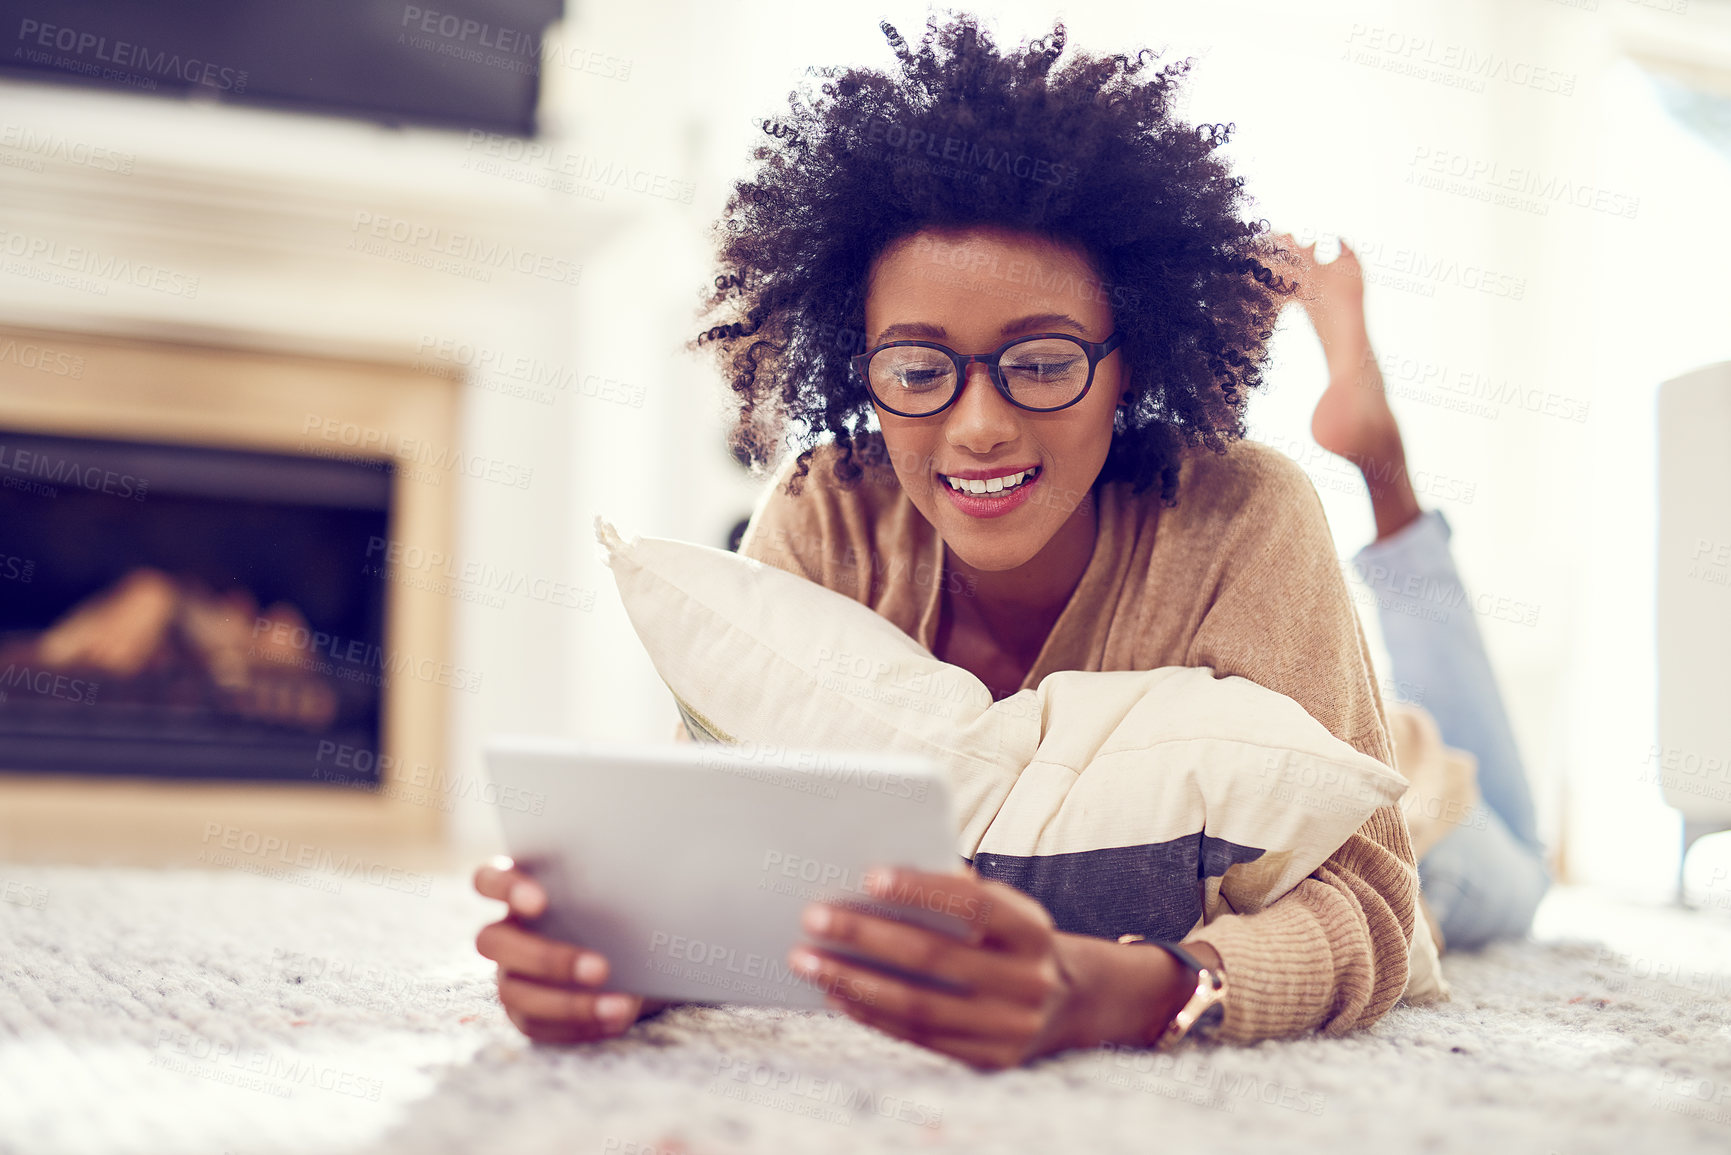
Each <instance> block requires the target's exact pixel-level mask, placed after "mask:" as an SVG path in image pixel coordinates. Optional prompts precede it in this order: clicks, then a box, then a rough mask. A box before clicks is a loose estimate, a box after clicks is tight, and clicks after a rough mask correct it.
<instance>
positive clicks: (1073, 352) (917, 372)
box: [868, 337, 1088, 414]
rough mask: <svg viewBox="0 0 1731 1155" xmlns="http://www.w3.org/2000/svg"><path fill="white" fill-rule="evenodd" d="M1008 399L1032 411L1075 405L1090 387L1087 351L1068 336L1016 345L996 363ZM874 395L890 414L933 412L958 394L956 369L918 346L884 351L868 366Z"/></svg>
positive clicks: (939, 354) (937, 354)
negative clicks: (956, 392)
mask: <svg viewBox="0 0 1731 1155" xmlns="http://www.w3.org/2000/svg"><path fill="white" fill-rule="evenodd" d="M998 370H999V373H1000V374H1001V375H1002V376H1003V379H1004V384H1005V385H1007V386H1008V387H1009V390H1010V396H1011V397H1012V398H1014V399H1015V401H1016V403H1017V404H1019V405H1026V406H1028V407H1029V408H1031V409H1055V408H1057V407H1059V406H1061V405H1066V404H1068V403H1069V402H1071V401H1074V400H1075V399H1076V398H1077V397H1078V396H1079V395H1080V394H1081V392H1082V390H1083V389H1085V388H1086V387H1087V385H1088V351H1087V350H1086V349H1084V348H1083V347H1082V346H1081V345H1080V344H1078V343H1077V342H1075V341H1071V340H1069V339H1067V338H1064V337H1041V338H1037V339H1035V340H1032V341H1018V342H1017V343H1016V344H1014V345H1011V346H1010V347H1009V348H1008V349H1005V350H1004V352H1003V354H1002V355H1001V356H1000V357H999V358H998ZM868 377H869V380H870V382H871V387H872V392H873V393H875V394H877V397H878V400H879V401H880V402H882V403H883V404H885V405H887V406H888V407H889V408H891V409H895V410H899V411H901V412H903V413H914V414H918V413H929V412H932V411H933V410H936V409H941V408H942V407H943V406H944V405H946V404H947V403H948V402H949V400H950V397H951V396H952V395H953V394H954V393H955V391H956V385H957V383H958V381H957V377H956V364H955V362H954V361H951V360H950V359H949V357H948V356H946V355H945V354H944V353H943V352H942V351H941V350H938V349H927V348H924V347H922V346H919V345H898V346H895V347H894V348H890V349H880V350H879V351H878V352H877V354H876V355H874V356H873V357H872V359H871V364H870V365H869V366H868Z"/></svg>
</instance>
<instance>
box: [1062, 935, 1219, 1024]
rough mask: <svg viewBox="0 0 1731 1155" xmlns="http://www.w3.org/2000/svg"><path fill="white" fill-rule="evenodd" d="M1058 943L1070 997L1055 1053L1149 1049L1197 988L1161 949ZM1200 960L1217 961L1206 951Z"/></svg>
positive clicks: (1090, 940) (1088, 940) (1068, 939)
mask: <svg viewBox="0 0 1731 1155" xmlns="http://www.w3.org/2000/svg"><path fill="white" fill-rule="evenodd" d="M1059 940H1060V946H1059V951H1060V954H1061V955H1062V956H1063V957H1064V958H1065V959H1066V969H1068V970H1069V971H1070V974H1071V976H1072V978H1073V984H1074V991H1075V993H1074V995H1073V998H1072V1000H1071V1005H1070V1007H1069V1008H1068V1009H1067V1011H1066V1014H1065V1027H1064V1029H1063V1030H1062V1031H1061V1032H1060V1035H1061V1038H1060V1040H1059V1043H1058V1046H1057V1048H1055V1049H1064V1050H1069V1049H1072V1048H1078V1047H1082V1048H1086V1047H1098V1046H1101V1045H1103V1044H1106V1043H1115V1044H1119V1045H1123V1046H1130V1047H1145V1046H1148V1045H1150V1044H1151V1042H1152V1040H1154V1039H1157V1038H1159V1037H1160V1032H1161V1031H1163V1030H1165V1029H1166V1024H1168V1023H1170V1022H1171V1021H1172V1017H1173V1016H1174V1015H1176V1014H1177V1013H1178V1012H1179V1011H1180V1010H1182V1009H1183V1007H1184V1004H1185V1003H1186V1002H1188V1001H1189V999H1190V995H1191V993H1192V992H1194V991H1195V989H1196V982H1195V979H1194V977H1193V976H1192V975H1191V973H1190V970H1189V969H1188V968H1187V967H1185V966H1183V965H1182V964H1180V963H1179V962H1178V960H1177V959H1175V958H1173V957H1172V956H1171V955H1170V954H1168V953H1167V952H1165V951H1163V950H1159V949H1155V950H1131V949H1126V948H1125V947H1124V946H1123V945H1122V944H1120V943H1116V942H1113V941H1112V940H1111V939H1104V938H1096V937H1094V936H1092V935H1073V934H1060V935H1059ZM1202 961H1204V962H1207V963H1210V964H1214V965H1218V963H1219V956H1218V955H1216V954H1214V953H1213V951H1212V949H1210V950H1209V953H1208V955H1207V956H1206V957H1205V958H1203V959H1202Z"/></svg>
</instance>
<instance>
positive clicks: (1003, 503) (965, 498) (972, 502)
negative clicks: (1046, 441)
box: [938, 466, 1046, 517]
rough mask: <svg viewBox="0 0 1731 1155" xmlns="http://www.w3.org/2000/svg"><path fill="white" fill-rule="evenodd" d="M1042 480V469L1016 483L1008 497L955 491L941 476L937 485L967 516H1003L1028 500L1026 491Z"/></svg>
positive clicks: (1043, 475)
mask: <svg viewBox="0 0 1731 1155" xmlns="http://www.w3.org/2000/svg"><path fill="white" fill-rule="evenodd" d="M1028 468H1032V466H1029V467H1028ZM949 476H951V477H960V476H962V475H961V474H956V473H952V474H950V475H949ZM986 476H988V477H1001V476H1003V472H1002V471H1001V472H999V473H992V474H987V475H986ZM1044 480H1046V471H1045V470H1044V469H1042V470H1040V472H1038V473H1036V474H1035V475H1034V477H1033V479H1032V480H1031V481H1024V482H1022V484H1020V485H1018V486H1017V487H1016V488H1015V490H1014V492H1012V493H1011V494H1010V496H1008V497H975V496H974V495H973V494H963V493H957V492H956V491H955V490H954V489H952V488H951V487H950V486H949V485H947V484H945V482H944V480H943V479H942V478H939V479H938V486H939V488H941V489H942V490H943V491H944V493H945V494H946V495H947V496H948V497H949V499H950V500H951V501H952V502H954V503H955V506H956V508H957V509H959V510H961V511H962V512H963V513H965V514H967V515H968V516H969V517H1003V516H1004V515H1005V514H1006V513H1009V512H1011V511H1012V510H1015V509H1017V508H1018V507H1020V506H1022V505H1025V504H1026V503H1027V500H1028V491H1029V490H1030V489H1032V488H1034V486H1036V485H1038V484H1040V483H1041V482H1042V481H1044Z"/></svg>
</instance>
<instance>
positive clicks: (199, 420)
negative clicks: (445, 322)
mask: <svg viewBox="0 0 1731 1155" xmlns="http://www.w3.org/2000/svg"><path fill="white" fill-rule="evenodd" d="M8 348H11V349H28V350H32V351H33V352H32V353H31V356H29V357H28V358H25V357H13V358H10V359H9V358H7V357H5V356H0V445H3V446H4V449H3V450H0V694H4V695H5V700H4V701H0V768H3V769H0V852H3V853H8V854H11V855H13V856H14V857H21V858H23V859H28V858H30V857H32V856H40V857H43V858H44V859H48V860H52V859H53V858H54V857H55V856H57V855H61V854H64V853H67V850H66V848H68V847H73V846H80V847H84V848H86V850H85V851H84V853H86V854H90V855H97V856H101V855H108V854H115V855H136V856H137V857H138V860H139V861H184V862H194V861H196V854H197V852H198V851H199V850H200V849H202V848H203V842H202V841H201V837H202V832H203V831H205V830H207V829H208V828H209V823H211V822H213V821H215V822H219V823H223V824H226V825H229V826H238V827H244V828H245V829H248V830H253V831H257V832H259V833H260V834H261V836H263V835H267V834H268V835H270V836H273V837H282V838H290V837H293V838H298V839H301V840H308V839H316V840H319V842H320V844H321V845H339V844H344V843H346V842H350V841H364V842H365V843H366V844H369V845H377V844H379V843H381V842H392V843H393V844H397V845H415V846H425V845H430V844H432V843H434V842H435V841H436V840H437V839H439V838H440V837H441V834H442V832H443V831H444V830H445V828H446V810H445V808H444V803H445V801H446V799H445V798H444V797H443V796H441V795H439V794H438V793H437V792H436V791H434V792H429V790H428V789H427V788H426V783H428V782H435V783H437V782H444V781H450V780H452V779H453V777H454V775H455V774H456V773H457V771H456V770H454V769H452V766H451V762H450V755H449V751H448V741H449V734H450V724H451V723H450V720H451V718H452V717H453V715H454V714H456V713H458V712H460V711H461V710H462V709H464V708H468V707H469V704H470V703H469V699H471V698H473V697H474V695H472V694H469V693H463V692H462V691H464V690H467V689H469V688H470V684H469V683H468V682H464V683H461V684H458V683H457V682H456V680H455V678H454V677H446V676H445V675H446V674H447V673H448V672H451V671H462V670H465V669H467V667H466V666H459V665H458V664H457V663H455V662H454V661H453V654H452V630H453V626H452V622H453V609H454V608H455V606H456V603H455V601H454V600H453V599H452V598H451V597H449V596H447V595H446V594H445V593H444V592H442V591H440V590H437V589H431V588H423V587H422V585H420V584H417V583H414V582H411V581H403V580H391V575H389V574H388V573H387V574H384V575H381V573H380V572H379V566H378V564H377V563H378V558H377V556H376V554H377V548H376V547H377V544H378V543H379V542H393V541H394V542H410V543H413V544H415V545H417V546H419V547H422V548H424V549H426V550H429V551H438V552H439V553H441V554H442V555H444V556H450V555H452V553H453V550H454V545H453V540H454V531H455V505H454V501H453V498H454V497H455V496H456V494H457V489H458V487H457V486H455V485H453V484H449V483H447V479H445V478H443V477H432V478H427V477H420V476H417V475H418V474H419V473H422V472H424V471H420V470H417V469H412V468H405V467H403V466H402V465H401V464H400V462H399V461H398V459H397V458H396V457H395V456H394V455H393V454H392V453H390V452H388V451H386V450H384V449H382V448H379V447H377V446H371V447H368V446H359V445H355V446H351V445H347V444H344V443H342V442H341V441H340V440H338V441H328V440H326V439H325V438H323V437H317V436H312V435H310V434H309V429H310V428H318V429H323V428H325V427H326V423H329V424H330V426H331V427H333V428H337V429H347V428H349V427H351V426H352V427H355V428H361V429H368V430H389V431H391V433H392V434H393V436H394V437H397V438H401V439H404V440H405V441H412V442H413V443H414V444H416V445H422V444H425V445H434V446H457V445H459V444H460V442H459V440H458V438H459V404H458V402H459V399H460V392H461V386H460V382H459V379H458V378H457V377H456V376H455V375H454V374H441V373H434V372H429V371H428V370H427V369H426V368H425V367H419V366H416V365H413V364H411V363H409V362H408V361H407V360H406V359H405V360H403V361H389V360H369V359H362V358H358V357H341V356H330V355H326V356H319V355H309V354H306V353H304V352H298V351H289V350H285V349H281V348H272V347H265V348H247V347H243V346H240V345H231V344H221V345H219V344H212V343H208V342H204V343H201V342H197V341H191V340H186V341H179V342H176V341H167V340H156V339H140V338H132V337H121V336H97V335H92V334H85V333H75V332H70V331H65V330H45V329H36V330H29V329H11V328H7V327H4V326H0V350H4V349H8ZM42 351H46V352H42ZM39 354H40V355H39ZM26 361H28V362H29V364H26V363H25V362H26ZM45 365H46V366H47V368H44V367H43V366H45ZM315 422H316V425H315V424H313V423H315ZM454 699H463V700H462V701H454Z"/></svg>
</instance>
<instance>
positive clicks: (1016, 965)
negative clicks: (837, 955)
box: [805, 903, 1051, 1005]
mask: <svg viewBox="0 0 1731 1155" xmlns="http://www.w3.org/2000/svg"><path fill="white" fill-rule="evenodd" d="M806 914H807V919H806V922H805V929H806V933H807V934H809V935H811V936H812V938H813V940H814V942H815V944H816V945H817V946H818V947H820V948H822V947H826V946H845V947H847V948H848V949H849V951H850V952H852V953H855V954H861V955H865V956H867V957H868V958H871V959H873V960H876V961H879V962H883V963H888V964H892V965H894V966H897V967H900V968H901V969H903V970H908V971H913V972H915V973H917V974H926V975H935V976H937V977H939V978H944V979H948V980H950V981H952V982H956V983H960V984H961V985H962V986H964V987H966V988H967V989H969V990H971V991H979V992H985V993H987V994H989V995H992V996H996V997H1000V998H1006V999H1010V1000H1012V1001H1015V1002H1024V1003H1029V1004H1033V1005H1038V1004H1039V1003H1042V1002H1044V1001H1045V999H1046V997H1047V996H1048V995H1049V994H1050V993H1051V992H1050V988H1049V987H1048V986H1047V985H1046V984H1045V983H1044V982H1042V981H1041V979H1040V976H1039V974H1038V973H1037V972H1036V970H1035V969H1034V968H1032V967H1030V966H1029V965H1028V962H1027V959H1026V958H1025V957H1024V956H1021V955H1017V954H1014V953H1009V952H1005V951H1002V950H998V949H996V948H994V947H988V946H983V945H982V946H974V945H970V944H968V943H965V942H960V941H958V940H956V939H955V938H953V937H951V936H950V935H947V934H944V933H943V932H942V931H935V930H930V929H927V928H926V927H923V926H916V925H915V924H913V923H908V922H902V921H900V920H898V919H893V918H883V917H880V916H878V915H874V914H868V913H866V912H865V911H860V910H849V909H847V908H845V907H839V906H833V905H830V904H828V903H812V904H811V906H810V907H808V908H807V910H806ZM832 953H833V952H832Z"/></svg>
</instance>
